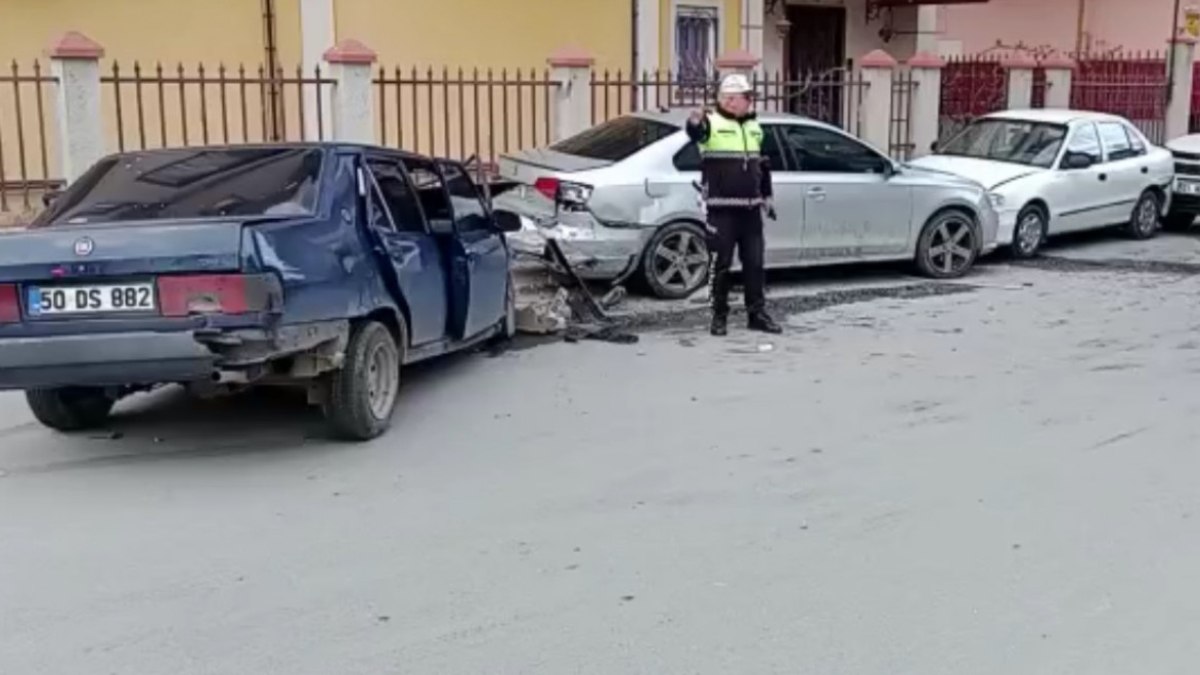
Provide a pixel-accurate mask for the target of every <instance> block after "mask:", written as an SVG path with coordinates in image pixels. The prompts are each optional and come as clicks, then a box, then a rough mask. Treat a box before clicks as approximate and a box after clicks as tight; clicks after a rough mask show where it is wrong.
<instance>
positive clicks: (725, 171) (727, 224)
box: [687, 74, 783, 336]
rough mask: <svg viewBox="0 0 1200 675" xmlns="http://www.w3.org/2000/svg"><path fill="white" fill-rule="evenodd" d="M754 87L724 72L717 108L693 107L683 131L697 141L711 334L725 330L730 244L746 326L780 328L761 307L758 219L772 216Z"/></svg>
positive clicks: (762, 278)
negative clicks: (738, 267)
mask: <svg viewBox="0 0 1200 675" xmlns="http://www.w3.org/2000/svg"><path fill="white" fill-rule="evenodd" d="M752 94H753V88H752V87H751V86H750V81H749V79H747V77H746V76H745V75H738V74H734V75H728V76H726V77H725V78H724V79H723V80H722V81H721V85H720V90H719V91H718V96H717V110H716V112H709V111H696V112H694V113H692V116H691V117H690V118H689V119H688V123H687V134H688V136H689V137H690V138H691V139H692V140H693V141H695V142H696V144H697V145H698V146H699V147H700V153H701V163H700V167H701V173H702V176H703V189H704V198H705V205H706V207H707V211H708V234H709V250H710V252H711V261H712V262H711V268H710V270H709V284H710V287H709V293H710V299H711V301H712V326H711V331H712V334H713V335H716V336H722V335H725V334H726V333H727V332H728V319H729V287H730V285H731V282H730V278H729V267H730V265H732V264H733V252H734V249H736V250H737V252H738V258H739V259H740V260H741V261H742V277H743V282H744V285H745V288H746V313H747V315H748V318H749V327H750V330H756V331H762V332H764V333H781V332H783V329H782V328H780V326H779V324H777V323H776V322H775V321H774V320H773V319H772V318H771V316H770V315H769V314H767V308H766V292H765V285H766V274H765V272H764V270H763V248H764V242H763V219H762V214H763V211H764V210H765V211H766V212H767V215H768V216H769V217H770V218H771V219H774V218H775V209H774V205H773V203H772V200H771V197H772V194H773V192H772V188H771V168H770V166H768V164H767V161H766V158H765V157H763V156H762V153H761V151H762V143H763V130H762V127H761V126H760V125H759V123H758V120H757V119H756V117H755V114H754V112H753V111H752V110H751V109H750V108H751V104H752V101H751V96H752Z"/></svg>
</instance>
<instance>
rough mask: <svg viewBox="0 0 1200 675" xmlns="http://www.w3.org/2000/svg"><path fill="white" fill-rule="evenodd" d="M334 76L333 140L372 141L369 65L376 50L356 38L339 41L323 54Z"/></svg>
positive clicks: (372, 109) (373, 139) (372, 62)
mask: <svg viewBox="0 0 1200 675" xmlns="http://www.w3.org/2000/svg"><path fill="white" fill-rule="evenodd" d="M324 58H325V62H326V63H328V64H329V71H330V74H331V75H332V76H333V80H334V84H333V101H332V108H333V110H332V111H331V112H332V117H333V140H335V141H346V142H349V143H374V142H375V125H374V124H373V123H372V117H373V112H374V110H375V107H374V102H373V101H374V94H375V88H374V87H372V86H371V66H372V65H373V64H374V63H375V52H374V51H373V50H372V49H371V48H370V47H367V46H366V45H364V44H363V43H361V42H359V41H358V40H342V41H341V42H339V43H337V44H336V45H334V46H333V47H330V48H329V49H328V50H326V51H325V54H324Z"/></svg>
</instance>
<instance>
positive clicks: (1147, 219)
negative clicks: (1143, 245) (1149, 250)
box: [1127, 190, 1159, 239]
mask: <svg viewBox="0 0 1200 675" xmlns="http://www.w3.org/2000/svg"><path fill="white" fill-rule="evenodd" d="M1158 213H1159V201H1158V195H1156V194H1154V193H1153V192H1151V191H1150V190H1147V191H1145V192H1143V193H1142V196H1141V197H1139V198H1138V201H1137V204H1136V205H1135V206H1134V207H1133V214H1132V215H1131V216H1130V218H1129V226H1128V229H1127V231H1128V232H1129V236H1131V237H1133V238H1134V239H1150V238H1151V237H1153V236H1154V235H1156V234H1158Z"/></svg>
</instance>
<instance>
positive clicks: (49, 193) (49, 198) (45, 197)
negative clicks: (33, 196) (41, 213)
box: [42, 189, 62, 208]
mask: <svg viewBox="0 0 1200 675" xmlns="http://www.w3.org/2000/svg"><path fill="white" fill-rule="evenodd" d="M61 196H62V190H53V189H52V190H46V191H45V192H43V193H42V206H44V207H46V208H50V207H51V206H52V205H53V204H54V202H55V201H57V200H58V198H59V197H61Z"/></svg>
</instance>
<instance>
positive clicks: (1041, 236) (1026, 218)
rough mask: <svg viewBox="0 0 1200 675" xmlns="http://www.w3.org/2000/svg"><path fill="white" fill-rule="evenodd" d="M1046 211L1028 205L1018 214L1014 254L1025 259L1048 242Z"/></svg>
mask: <svg viewBox="0 0 1200 675" xmlns="http://www.w3.org/2000/svg"><path fill="white" fill-rule="evenodd" d="M1046 231H1047V222H1046V212H1045V211H1043V210H1042V209H1041V208H1040V207H1037V206H1026V207H1025V208H1023V209H1021V212H1020V213H1018V214H1017V225H1016V227H1014V228H1013V240H1012V255H1013V257H1014V258H1018V259H1021V260H1025V259H1028V258H1032V257H1034V256H1036V255H1037V254H1038V252H1039V251H1041V250H1042V244H1044V243H1046Z"/></svg>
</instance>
